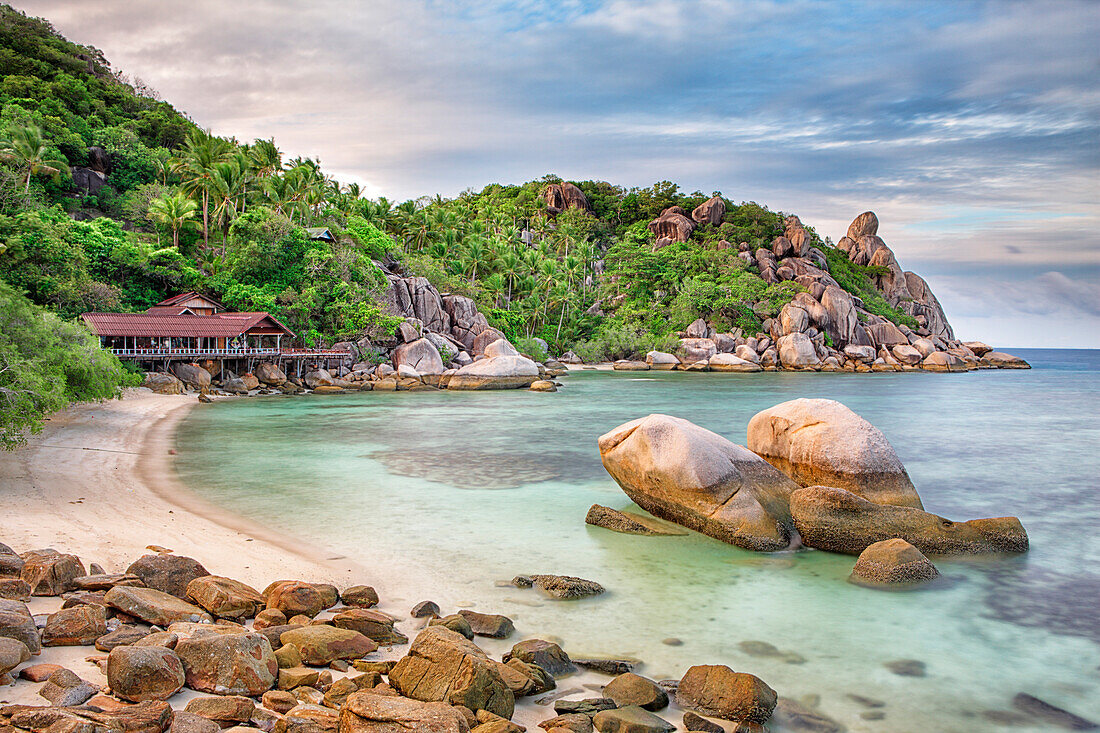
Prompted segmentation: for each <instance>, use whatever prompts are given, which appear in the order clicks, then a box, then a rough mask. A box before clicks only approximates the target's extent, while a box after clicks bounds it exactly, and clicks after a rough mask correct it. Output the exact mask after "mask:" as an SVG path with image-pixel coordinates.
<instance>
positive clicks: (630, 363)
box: [611, 359, 650, 372]
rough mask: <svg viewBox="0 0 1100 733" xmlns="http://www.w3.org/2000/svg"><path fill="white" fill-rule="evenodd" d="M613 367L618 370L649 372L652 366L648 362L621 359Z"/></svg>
mask: <svg viewBox="0 0 1100 733" xmlns="http://www.w3.org/2000/svg"><path fill="white" fill-rule="evenodd" d="M611 368H612V369H614V370H615V371H617V372H648V371H649V369H650V366H649V364H648V363H647V362H644V361H636V360H634V359H619V360H618V361H616V362H615V363H614V364H612V365H611Z"/></svg>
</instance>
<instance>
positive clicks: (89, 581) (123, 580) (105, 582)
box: [73, 573, 145, 591]
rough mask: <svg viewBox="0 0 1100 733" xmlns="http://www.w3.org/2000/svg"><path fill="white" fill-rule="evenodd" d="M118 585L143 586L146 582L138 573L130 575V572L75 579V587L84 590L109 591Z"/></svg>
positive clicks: (100, 574) (98, 574) (99, 574)
mask: <svg viewBox="0 0 1100 733" xmlns="http://www.w3.org/2000/svg"><path fill="white" fill-rule="evenodd" d="M116 585H136V586H142V585H145V583H143V582H141V578H139V577H137V576H136V575H129V574H128V573H111V574H107V573H97V574H95V575H85V576H84V577H81V578H74V579H73V587H74V588H76V589H77V590H83V591H97V590H102V591H107V590H110V589H111V588H114V587H115V586H116Z"/></svg>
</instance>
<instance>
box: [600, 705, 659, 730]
mask: <svg viewBox="0 0 1100 733" xmlns="http://www.w3.org/2000/svg"><path fill="white" fill-rule="evenodd" d="M592 725H593V726H594V727H595V729H596V730H597V731H599V732H600V733H668V732H670V731H674V730H676V726H674V725H673V724H672V723H669V722H668V721H667V720H665V719H664V718H659V717H657V716H656V715H654V714H653V713H650V712H647V711H645V710H643V709H642V708H640V707H638V706H636V705H632V706H630V707H625V708H616V709H615V710H603V711H601V712H598V713H596V714H595V715H593V716H592Z"/></svg>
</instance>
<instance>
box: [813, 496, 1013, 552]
mask: <svg viewBox="0 0 1100 733" xmlns="http://www.w3.org/2000/svg"><path fill="white" fill-rule="evenodd" d="M791 515H792V516H793V517H794V523H795V526H796V527H797V528H798V531H799V534H801V535H802V542H803V544H805V545H806V546H807V547H814V548H817V549H819V550H828V551H830V552H841V553H845V554H849V555H858V554H860V553H861V552H863V551H864V550H865V549H867V548H868V547H869V546H870V545H873V544H874V543H876V542H881V541H883V540H889V539H894V538H900V539H903V540H905V541H907V542H909V543H910V544H911V545H913V546H914V547H916V548H917V549H919V550H920V551H921V552H923V553H925V554H926V555H975V554H985V553H995V552H1026V551H1027V549H1028V538H1027V533H1026V532H1025V531H1024V528H1023V526H1022V525H1021V524H1020V520H1019V519H1017V518H1016V517H998V518H994V519H972V520H970V521H969V522H952V521H951V520H949V519H944V518H943V517H940V516H937V515H935V514H929V513H928V512H924V511H921V510H920V509H913V508H911V507H899V506H886V505H880V504H872V503H871V502H869V501H867V500H866V499H864V498H862V497H859V496H856V495H855V494H853V493H851V492H850V491H845V490H844V489H838V488H834V487H829V486H809V487H806V488H804V489H799V490H797V491H795V492H794V493H792V494H791Z"/></svg>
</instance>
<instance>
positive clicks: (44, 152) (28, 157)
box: [0, 125, 69, 194]
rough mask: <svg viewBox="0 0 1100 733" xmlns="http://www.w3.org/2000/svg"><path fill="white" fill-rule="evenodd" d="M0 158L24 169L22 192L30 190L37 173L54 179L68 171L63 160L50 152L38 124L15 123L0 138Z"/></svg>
mask: <svg viewBox="0 0 1100 733" xmlns="http://www.w3.org/2000/svg"><path fill="white" fill-rule="evenodd" d="M0 159H2V160H5V161H7V162H8V163H11V164H13V165H14V166H15V167H16V168H17V169H21V170H23V171H24V173H23V176H24V179H23V193H24V194H28V193H30V191H31V178H32V177H33V176H35V175H38V174H39V173H45V174H47V175H50V176H53V177H54V180H57V179H58V178H60V177H61V174H62V173H63V172H68V170H69V166H68V165H67V164H66V163H65V161H64V160H61V159H59V158H57V157H55V156H54V154H53V153H51V152H50V148H49V145H48V144H47V143H46V139H45V137H44V136H43V134H42V128H41V127H39V126H38V125H17V126H15V127H12V128H11V129H10V130H9V131H8V134H7V135H6V136H5V137H4V138H3V139H0Z"/></svg>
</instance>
